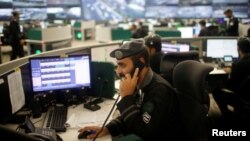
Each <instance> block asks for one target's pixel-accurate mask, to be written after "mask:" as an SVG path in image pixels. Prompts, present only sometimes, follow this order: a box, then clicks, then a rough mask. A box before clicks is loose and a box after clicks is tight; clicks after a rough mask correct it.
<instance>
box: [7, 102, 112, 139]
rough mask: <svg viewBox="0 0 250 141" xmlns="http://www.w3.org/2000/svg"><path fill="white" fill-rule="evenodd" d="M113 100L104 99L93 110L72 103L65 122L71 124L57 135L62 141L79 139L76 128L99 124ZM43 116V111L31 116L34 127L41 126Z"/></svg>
mask: <svg viewBox="0 0 250 141" xmlns="http://www.w3.org/2000/svg"><path fill="white" fill-rule="evenodd" d="M114 102H115V101H114V100H110V99H105V101H104V102H103V103H101V104H100V106H101V109H100V110H98V111H95V112H93V111H90V110H88V109H85V108H83V104H80V105H77V106H75V105H73V106H70V107H68V115H67V122H68V123H69V124H70V125H71V126H70V127H68V128H67V130H66V132H61V133H58V135H60V137H61V138H62V139H63V140H64V141H79V139H78V138H77V136H78V130H79V129H80V128H82V127H84V126H88V125H98V126H101V125H102V123H103V122H104V120H105V119H106V117H107V115H108V113H109V111H110V109H111V107H112V105H113V104H114ZM44 118H45V113H43V114H42V116H41V117H40V118H36V119H33V118H31V121H32V122H33V123H35V126H36V127H42V125H43V122H44ZM111 118H112V117H110V119H111ZM5 126H7V127H8V128H11V129H16V128H17V126H18V125H17V124H7V125H5ZM81 140H86V141H88V139H81ZM111 140H112V139H111V136H110V135H107V136H104V137H101V138H97V141H111ZM89 141H90V140H89Z"/></svg>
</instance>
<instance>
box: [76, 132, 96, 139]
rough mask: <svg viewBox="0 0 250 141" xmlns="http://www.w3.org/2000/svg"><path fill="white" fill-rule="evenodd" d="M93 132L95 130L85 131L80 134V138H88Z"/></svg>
mask: <svg viewBox="0 0 250 141" xmlns="http://www.w3.org/2000/svg"><path fill="white" fill-rule="evenodd" d="M90 134H93V131H84V132H83V133H80V134H79V135H78V139H87V136H88V135H90Z"/></svg>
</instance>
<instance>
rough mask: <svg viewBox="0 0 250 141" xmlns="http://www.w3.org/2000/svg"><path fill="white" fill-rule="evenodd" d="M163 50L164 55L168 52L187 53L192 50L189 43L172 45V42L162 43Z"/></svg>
mask: <svg viewBox="0 0 250 141" xmlns="http://www.w3.org/2000/svg"><path fill="white" fill-rule="evenodd" d="M161 46H162V48H161V50H162V51H163V52H164V53H168V52H187V51H189V50H190V44H188V43H170V42H162V44H161Z"/></svg>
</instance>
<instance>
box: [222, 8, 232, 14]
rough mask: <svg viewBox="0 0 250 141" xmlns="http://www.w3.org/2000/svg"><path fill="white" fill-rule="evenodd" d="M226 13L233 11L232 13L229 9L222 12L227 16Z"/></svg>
mask: <svg viewBox="0 0 250 141" xmlns="http://www.w3.org/2000/svg"><path fill="white" fill-rule="evenodd" d="M227 13H233V11H232V10H231V9H226V10H225V11H224V14H227Z"/></svg>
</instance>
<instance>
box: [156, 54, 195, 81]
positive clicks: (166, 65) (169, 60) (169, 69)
mask: <svg viewBox="0 0 250 141" xmlns="http://www.w3.org/2000/svg"><path fill="white" fill-rule="evenodd" d="M185 60H196V61H199V53H198V52H197V51H189V52H169V53H167V54H165V55H164V56H163V57H162V61H161V65H160V74H161V76H162V77H163V78H164V79H166V80H167V81H168V82H169V83H171V84H172V80H173V69H174V67H175V66H176V65H177V64H178V63H180V62H182V61H185Z"/></svg>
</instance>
